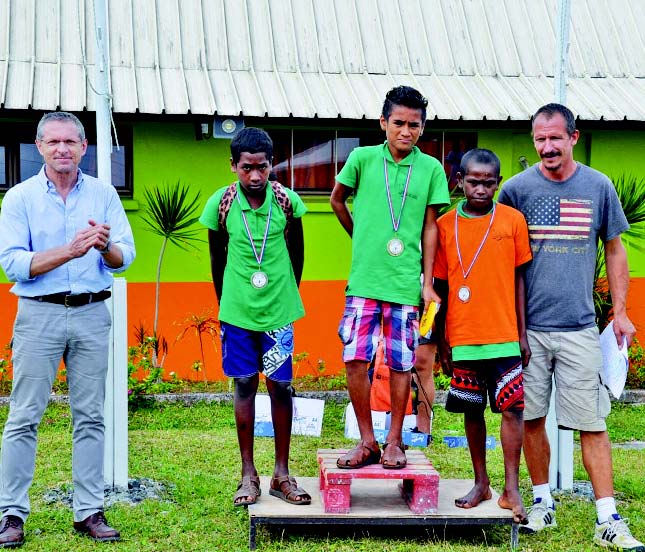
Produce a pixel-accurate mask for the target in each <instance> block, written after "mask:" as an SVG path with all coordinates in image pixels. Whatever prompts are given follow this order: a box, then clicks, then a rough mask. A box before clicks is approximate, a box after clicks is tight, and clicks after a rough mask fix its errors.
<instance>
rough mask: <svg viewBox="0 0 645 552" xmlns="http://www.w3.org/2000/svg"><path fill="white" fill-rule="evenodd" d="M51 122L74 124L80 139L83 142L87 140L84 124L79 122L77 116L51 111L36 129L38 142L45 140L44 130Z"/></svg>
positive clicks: (43, 117) (65, 112)
mask: <svg viewBox="0 0 645 552" xmlns="http://www.w3.org/2000/svg"><path fill="white" fill-rule="evenodd" d="M51 121H62V122H64V123H74V124H75V125H76V129H77V130H78V138H79V139H80V141H81V142H82V141H83V140H85V128H84V127H83V123H81V121H79V120H78V117H77V116H76V115H74V114H72V113H68V112H67V111H51V112H50V113H45V114H44V115H43V116H42V118H41V119H40V122H39V123H38V128H37V129H36V140H38V141H39V142H40V141H41V140H42V139H43V128H44V126H45V125H46V124H47V123H49V122H51Z"/></svg>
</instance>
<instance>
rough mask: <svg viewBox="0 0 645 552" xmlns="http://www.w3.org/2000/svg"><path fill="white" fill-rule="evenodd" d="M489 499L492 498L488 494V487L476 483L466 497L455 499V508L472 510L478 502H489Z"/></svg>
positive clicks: (489, 493) (490, 494) (491, 495)
mask: <svg viewBox="0 0 645 552" xmlns="http://www.w3.org/2000/svg"><path fill="white" fill-rule="evenodd" d="M491 498H493V494H492V493H491V492H490V487H489V486H488V485H482V484H479V483H476V484H475V486H474V487H473V488H472V489H470V492H469V493H468V494H467V495H464V496H462V497H461V498H455V506H457V508H466V509H468V508H474V507H475V506H477V505H478V504H479V503H480V502H483V501H484V500H490V499H491Z"/></svg>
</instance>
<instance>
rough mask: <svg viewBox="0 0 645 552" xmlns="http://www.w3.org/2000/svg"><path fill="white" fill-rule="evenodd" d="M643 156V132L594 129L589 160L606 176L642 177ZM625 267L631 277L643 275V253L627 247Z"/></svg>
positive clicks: (644, 273) (644, 275)
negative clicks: (627, 260) (626, 263)
mask: <svg viewBox="0 0 645 552" xmlns="http://www.w3.org/2000/svg"><path fill="white" fill-rule="evenodd" d="M644 155H645V140H644V139H643V132H637V131H620V132H618V131H598V132H594V133H593V136H592V139H591V159H590V163H591V165H592V166H593V167H594V168H595V169H598V170H599V171H602V172H603V173H605V174H606V175H607V176H609V177H610V178H615V177H618V176H620V175H623V174H625V175H633V176H635V177H639V178H642V179H645V165H644V164H643V156H644ZM643 245H644V246H645V244H643ZM629 268H630V275H631V276H633V277H639V278H642V277H645V253H642V252H640V251H636V250H635V249H633V248H632V249H630V250H629Z"/></svg>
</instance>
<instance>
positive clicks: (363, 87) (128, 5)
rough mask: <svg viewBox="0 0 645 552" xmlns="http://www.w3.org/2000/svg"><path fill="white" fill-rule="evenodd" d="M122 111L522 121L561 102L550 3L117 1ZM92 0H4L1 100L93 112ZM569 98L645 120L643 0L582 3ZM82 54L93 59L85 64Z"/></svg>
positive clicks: (599, 112) (117, 96) (114, 89)
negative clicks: (399, 95) (391, 104)
mask: <svg viewBox="0 0 645 552" xmlns="http://www.w3.org/2000/svg"><path fill="white" fill-rule="evenodd" d="M108 4H109V31H110V32H109V40H110V58H111V73H110V78H111V93H112V97H113V107H114V111H115V112H122V113H134V112H141V113H167V114H186V113H193V114H214V113H218V114H221V115H237V114H242V115H245V116H259V117H263V116H269V117H288V116H294V117H306V118H310V117H314V116H316V117H319V118H337V117H342V118H347V119H357V118H363V117H366V118H369V119H374V118H377V117H378V115H379V113H380V109H381V104H382V101H383V96H384V94H385V93H386V92H387V90H388V89H389V88H391V87H392V86H395V85H397V84H401V83H403V84H410V85H412V86H415V87H417V88H419V89H420V90H421V91H422V92H423V93H424V94H425V95H426V96H427V97H428V99H429V101H430V106H429V110H428V117H429V118H434V117H437V118H439V119H447V120H451V119H464V120H473V121H475V120H481V119H488V120H506V119H519V120H525V119H527V118H528V117H530V114H531V113H532V112H533V111H535V109H536V108H537V107H539V106H540V105H541V104H543V103H546V102H548V101H550V100H551V99H552V95H553V80H554V79H553V62H554V59H555V54H554V49H555V42H556V32H555V24H556V16H557V13H556V0H109V3H108ZM93 6H94V0H0V103H1V104H2V106H3V107H4V108H5V109H29V108H32V109H47V110H50V109H57V108H60V109H66V110H70V111H80V110H83V109H88V110H93V109H94V99H93V92H92V89H91V86H90V85H89V84H88V82H87V77H88V76H89V79H90V80H91V79H92V78H93V75H94V65H93V63H94V59H95V55H94V53H95V42H94V40H95V36H94V23H93V22H94V7H93ZM571 14H572V24H571V47H570V52H569V54H570V61H569V75H570V81H569V83H570V84H569V92H568V98H569V102H568V103H569V105H570V107H571V108H572V109H573V110H574V112H576V113H577V114H578V116H579V117H580V118H581V119H587V120H599V119H605V120H623V119H628V120H638V121H642V120H645V105H644V102H643V98H645V56H644V55H643V52H645V0H573V1H572V9H571ZM83 54H84V55H85V59H86V64H84V63H83Z"/></svg>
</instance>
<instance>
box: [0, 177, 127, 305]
mask: <svg viewBox="0 0 645 552" xmlns="http://www.w3.org/2000/svg"><path fill="white" fill-rule="evenodd" d="M90 219H92V220H94V221H96V222H98V223H106V224H109V225H110V240H111V242H112V243H113V244H116V245H118V246H119V248H120V249H121V252H122V253H123V265H122V266H120V267H119V268H111V267H109V266H107V265H106V264H105V262H104V261H103V256H102V255H101V254H100V253H99V252H98V251H97V250H96V249H94V248H92V249H90V250H89V251H88V252H87V253H86V254H85V255H83V256H82V257H79V258H77V259H72V260H71V261H68V262H66V263H65V264H63V265H61V266H59V267H58V268H55V269H53V270H51V271H49V272H47V273H45V274H41V275H40V276H36V277H35V278H30V276H29V271H30V267H31V261H32V258H33V256H34V254H35V253H36V252H39V251H45V250H47V249H52V248H54V247H60V246H62V245H65V244H67V243H69V242H70V241H72V239H73V238H74V236H75V235H76V234H77V233H78V232H79V231H80V230H83V229H85V228H87V227H88V226H89V222H88V221H89V220H90ZM134 257H135V249H134V239H133V237H132V230H131V228H130V223H129V222H128V219H127V217H126V215H125V211H124V209H123V205H122V204H121V200H120V199H119V195H118V194H117V192H116V190H115V189H114V186H112V185H111V184H106V183H104V182H101V181H100V180H98V179H96V178H94V177H92V176H89V175H85V174H83V173H82V172H81V171H80V170H79V171H78V180H77V182H76V185H75V186H74V188H73V189H72V190H71V191H70V193H69V195H68V196H67V200H66V201H65V202H64V201H63V199H62V198H61V196H60V195H59V194H58V192H57V191H56V187H55V186H54V184H52V183H51V182H50V181H49V180H48V179H47V176H46V174H45V167H44V166H43V168H42V169H41V170H40V172H39V173H38V174H37V175H35V176H32V177H31V178H29V179H27V180H25V181H24V182H21V183H20V184H18V185H17V186H14V187H13V188H11V189H10V190H9V191H8V192H7V193H6V194H5V197H4V199H3V200H2V207H1V209H0V265H1V266H2V268H3V269H4V271H5V273H6V275H7V278H9V280H11V281H13V282H15V284H14V286H13V287H12V288H11V292H12V293H14V294H16V295H18V296H20V297H37V296H40V295H49V294H51V293H60V292H71V293H73V294H76V293H96V292H98V291H101V290H103V289H106V288H109V287H110V286H111V285H112V273H115V272H123V271H124V270H125V269H126V268H128V266H130V264H131V263H132V261H133V260H134Z"/></svg>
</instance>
